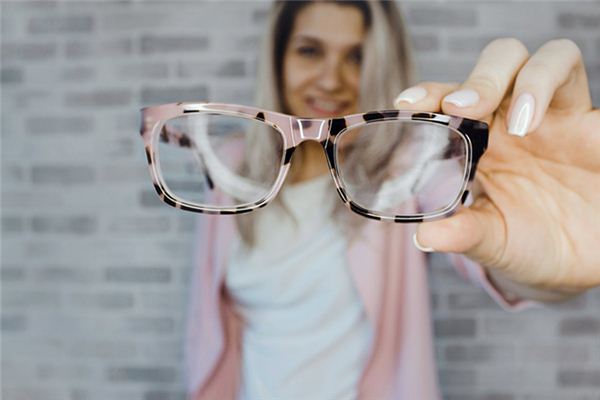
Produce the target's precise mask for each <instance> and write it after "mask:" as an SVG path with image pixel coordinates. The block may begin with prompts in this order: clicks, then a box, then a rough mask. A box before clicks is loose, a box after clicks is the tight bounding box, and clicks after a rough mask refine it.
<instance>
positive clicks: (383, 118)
mask: <svg viewBox="0 0 600 400" xmlns="http://www.w3.org/2000/svg"><path fill="white" fill-rule="evenodd" d="M141 113H142V125H141V130H140V133H141V135H142V138H143V140H144V144H145V149H146V156H147V159H148V164H149V167H150V175H151V178H152V182H153V184H154V188H155V190H156V192H157V193H158V195H159V196H160V198H161V200H162V201H164V202H165V203H167V204H168V205H170V206H173V207H176V208H179V209H182V210H186V211H193V212H200V213H207V214H242V213H246V212H250V211H253V210H256V209H258V208H261V207H264V206H266V205H267V204H268V203H269V202H270V201H271V200H273V198H275V196H276V195H277V193H278V192H279V190H280V189H281V187H282V185H283V183H284V180H285V178H286V175H287V173H288V170H289V168H290V162H291V160H292V155H293V154H294V150H295V149H296V148H297V147H298V145H299V144H300V143H302V142H305V141H308V140H313V141H317V142H319V143H320V144H321V145H322V147H323V150H324V152H325V155H326V158H327V163H328V165H329V169H330V172H331V176H332V178H333V181H334V183H335V186H336V188H337V192H338V194H339V196H340V197H341V199H342V201H343V202H344V203H345V204H346V206H348V207H349V208H350V209H351V210H352V211H354V212H356V213H358V214H360V215H363V216H365V217H368V218H373V219H378V220H390V221H394V222H420V221H426V220H432V219H439V218H444V217H447V216H450V215H451V214H453V213H454V212H455V211H456V209H457V208H458V206H459V205H461V204H464V203H465V201H466V199H467V195H468V193H469V189H470V187H471V184H472V182H473V179H474V176H475V170H476V167H477V163H478V161H479V159H480V158H481V156H482V155H483V153H484V151H485V149H486V147H487V143H488V126H487V124H486V123H484V122H481V121H475V120H471V119H467V118H463V117H457V116H449V115H443V114H436V113H430V112H414V111H402V110H385V111H371V112H367V113H361V114H353V115H347V116H344V117H338V118H328V119H315V118H311V119H308V118H299V117H295V116H291V115H286V114H282V113H278V112H273V111H266V110H261V109H258V108H254V107H248V106H241V105H235V104H221V103H207V102H199V103H193V102H181V103H171V104H164V105H159V106H152V107H146V108H143V109H142V110H141ZM408 204H416V205H417V208H414V207H413V208H412V210H413V211H412V212H407V211H406V210H408V209H409V208H407V205H408ZM414 210H416V212H414Z"/></svg>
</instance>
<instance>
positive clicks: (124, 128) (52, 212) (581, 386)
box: [0, 0, 600, 400]
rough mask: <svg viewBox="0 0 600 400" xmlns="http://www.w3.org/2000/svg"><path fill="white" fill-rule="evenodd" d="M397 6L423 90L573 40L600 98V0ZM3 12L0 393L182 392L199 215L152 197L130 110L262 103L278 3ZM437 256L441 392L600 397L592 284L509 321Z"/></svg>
mask: <svg viewBox="0 0 600 400" xmlns="http://www.w3.org/2000/svg"><path fill="white" fill-rule="evenodd" d="M399 5H400V7H401V9H402V10H403V12H404V15H405V18H406V20H407V23H408V26H409V30H410V33H411V37H412V41H413V43H414V46H415V48H416V50H417V57H418V62H419V70H420V74H421V79H422V80H440V81H462V80H464V79H465V78H466V77H467V75H468V73H469V71H470V69H471V68H472V67H473V65H474V63H475V61H476V59H477V55H478V54H479V52H480V51H481V49H482V48H483V47H484V45H485V44H486V43H488V42H489V41H490V40H492V39H494V38H497V37H502V36H514V37H517V38H519V39H520V40H521V41H523V42H524V43H525V44H526V45H527V47H528V48H529V50H530V52H533V51H535V50H536V49H537V48H538V47H539V46H540V45H541V44H542V43H544V42H545V41H547V40H549V39H552V38H557V37H567V38H571V39H573V40H574V41H575V42H576V43H577V44H578V45H579V46H580V48H581V50H582V52H583V55H584V59H585V63H586V66H587V72H588V77H589V80H590V84H591V89H592V97H593V100H594V104H595V106H596V107H598V106H600V2H577V1H568V2H567V1H565V2H542V1H535V2H533V1H531V2H519V1H512V2H500V1H498V2H479V1H477V2H475V1H470V2H457V1H449V2H426V1H418V2H417V1H401V2H399ZM0 6H1V8H0V11H1V14H2V16H1V41H2V45H1V85H2V86H1V89H2V95H1V130H2V135H1V149H2V150H1V157H2V159H1V168H2V176H1V181H0V182H1V190H2V197H1V208H2V219H1V223H2V233H1V234H2V236H1V244H2V249H1V250H2V253H1V254H2V255H1V259H2V265H1V269H0V271H1V292H2V295H1V301H2V303H1V311H2V322H1V345H2V356H1V358H2V363H1V368H2V370H1V376H2V393H1V397H2V399H5V400H9V399H10V400H15V399H19V400H22V399H44V400H54V399H73V400H75V399H77V400H92V399H94V400H95V399H101V400H105V399H127V400H136V399H143V400H158V399H161V400H163V399H165V400H170V399H184V398H185V389H184V384H183V382H184V381H183V378H184V374H185V370H184V366H183V362H182V361H183V351H182V349H183V341H182V339H183V334H184V327H185V311H186V300H187V290H188V279H189V275H190V271H191V269H192V267H193V249H194V226H195V222H196V220H197V218H202V217H201V216H197V215H195V214H192V213H186V212H182V211H179V210H176V209H173V208H171V207H168V206H166V205H164V204H163V203H161V202H160V201H159V199H158V197H157V196H156V194H155V192H154V190H153V188H152V187H151V184H150V177H149V173H148V170H147V164H146V160H145V156H144V151H143V145H142V140H141V138H140V137H139V126H140V120H139V109H140V107H143V106H147V105H154V104H161V103H168V102H175V101H194V100H203V99H209V100H211V101H222V102H234V103H239V104H249V105H251V104H252V103H253V99H254V91H255V90H256V87H255V79H254V76H255V71H256V61H257V53H258V45H259V42H260V37H261V34H262V32H263V30H264V29H265V26H266V15H267V10H268V8H269V6H270V2H268V1H261V2H256V1H221V2H205V1H201V0H197V1H170V2H154V1H134V0H129V1H128V0H123V1H115V2H109V1H35V2H33V1H15V2H8V1H2V2H1V3H0ZM391 107H392V105H391V104H390V108H391ZM596 133H600V131H599V132H596ZM566 134H568V132H566ZM430 261H431V262H430V272H431V274H430V284H431V285H430V286H431V298H432V301H433V307H434V311H433V316H434V321H433V326H434V331H435V335H436V356H437V361H438V366H439V376H440V381H441V386H442V391H443V393H444V397H445V398H446V399H457V400H458V399H461V400H470V399H486V400H525V399H527V400H537V399H539V400H542V399H543V400H552V399H561V400H563V399H577V400H584V399H585V400H598V399H600V289H597V290H592V291H590V292H588V293H587V294H586V295H584V296H581V297H579V298H576V299H574V300H572V301H569V302H568V303H565V304H563V305H560V306H556V307H551V308H550V307H549V308H546V309H534V310H529V311H525V312H519V313H508V312H505V311H503V310H502V309H500V307H499V306H497V305H496V304H495V303H494V302H493V301H492V300H491V299H490V298H488V296H487V295H486V294H484V293H483V291H482V290H481V289H479V288H477V287H473V286H471V285H469V284H468V283H466V282H464V281H462V280H461V279H460V278H459V277H458V276H457V275H455V273H454V271H453V269H452V268H451V267H450V265H449V264H448V262H447V260H446V257H445V256H443V255H433V256H431V259H430Z"/></svg>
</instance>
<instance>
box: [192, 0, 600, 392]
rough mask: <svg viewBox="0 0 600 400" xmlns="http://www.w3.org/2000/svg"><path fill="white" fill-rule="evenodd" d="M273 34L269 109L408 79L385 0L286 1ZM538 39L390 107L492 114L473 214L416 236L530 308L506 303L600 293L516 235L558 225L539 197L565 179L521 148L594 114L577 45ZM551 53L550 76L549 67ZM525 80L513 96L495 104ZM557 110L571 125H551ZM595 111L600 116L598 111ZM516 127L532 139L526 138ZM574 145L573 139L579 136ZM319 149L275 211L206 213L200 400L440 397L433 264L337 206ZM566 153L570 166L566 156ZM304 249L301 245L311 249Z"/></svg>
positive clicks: (263, 97)
mask: <svg viewBox="0 0 600 400" xmlns="http://www.w3.org/2000/svg"><path fill="white" fill-rule="evenodd" d="M270 26H271V29H270V31H269V32H268V38H267V40H266V43H267V44H268V45H267V46H266V50H265V54H264V56H263V58H262V60H261V61H262V63H263V65H262V69H261V72H262V74H261V81H260V82H259V87H260V88H261V91H260V92H259V96H258V102H257V103H258V104H257V105H258V106H259V107H262V108H265V109H271V110H276V111H282V112H286V113H289V114H295V115H300V116H303V117H315V118H319V117H322V118H328V117H333V116H338V115H346V114H351V113H355V112H358V111H364V110H373V109H386V108H390V105H391V104H392V103H393V102H394V98H395V97H396V95H397V94H398V93H399V92H401V91H402V89H404V88H406V87H408V86H410V85H412V84H414V82H415V79H414V76H413V72H412V59H411V56H410V50H409V46H408V44H407V37H406V34H405V32H404V30H403V25H402V22H401V18H400V16H399V14H398V13H397V10H396V9H395V7H394V3H393V2H379V1H356V2H345V3H332V2H314V3H313V2H310V3H297V2H276V3H275V5H274V7H273V10H272V13H271V20H270ZM546 46H548V47H546ZM546 46H545V47H542V48H541V49H540V51H539V52H538V53H536V54H535V55H534V56H533V57H531V58H529V55H528V54H527V52H526V50H525V49H524V47H523V45H522V44H520V43H518V42H517V41H515V40H499V41H495V42H493V43H492V44H490V45H489V46H488V47H487V48H486V49H485V50H484V52H483V53H482V55H481V58H480V61H479V63H478V64H477V66H476V68H475V70H474V71H473V73H472V75H471V76H470V78H469V80H467V82H465V83H464V84H463V85H460V86H459V85H453V84H439V83H421V84H419V85H418V86H416V87H412V88H410V89H407V90H405V91H402V93H401V94H400V95H399V96H398V99H397V101H396V103H395V104H396V106H397V107H401V108H409V109H410V108H413V109H417V110H428V111H442V112H445V113H448V114H455V115H463V116H467V117H470V118H474V119H486V120H487V121H488V122H490V124H491V144H490V149H496V150H495V151H493V152H491V156H489V157H488V158H487V159H486V162H485V163H484V165H482V166H481V167H480V169H482V170H483V172H482V174H481V175H482V179H481V180H480V183H481V188H480V193H479V194H478V196H477V199H476V200H475V202H474V204H473V205H472V207H471V208H470V209H467V210H463V211H461V212H459V213H458V214H456V215H455V216H454V217H452V218H449V219H447V220H442V221H436V222H430V223H426V224H422V225H421V226H420V227H419V235H418V238H419V241H420V242H421V243H422V244H421V245H419V246H420V248H421V249H422V250H433V249H436V250H438V251H445V252H456V253H458V252H460V253H463V254H465V255H467V256H469V257H471V258H472V260H474V261H477V262H481V263H482V264H483V265H486V267H489V268H490V269H489V270H487V269H483V268H482V267H481V266H480V265H479V264H477V263H476V262H474V261H472V260H469V259H466V258H464V257H462V256H457V257H455V258H454V259H453V261H454V263H455V265H456V267H457V269H458V270H459V272H461V273H462V274H464V275H465V276H466V277H469V278H471V279H472V280H473V281H475V282H478V283H479V284H481V285H482V286H483V287H484V288H485V289H486V290H487V291H488V292H489V293H490V295H492V296H493V297H494V298H495V299H496V300H497V301H498V302H499V303H500V304H501V305H503V306H504V307H506V308H519V307H523V306H524V305H526V304H527V303H526V302H523V301H519V300H518V299H515V298H514V297H520V298H533V299H538V300H552V299H557V298H563V297H567V296H569V295H571V294H572V293H578V292H580V291H581V290H584V289H585V288H586V287H591V286H592V285H594V284H598V283H600V282H590V281H589V280H587V281H586V280H584V279H583V278H582V277H579V276H577V274H571V275H569V276H572V279H570V280H568V281H567V280H563V281H562V282H565V283H564V284H561V285H558V284H554V285H553V286H552V285H551V283H552V282H554V281H557V279H556V278H557V277H558V276H560V275H562V276H563V277H564V276H566V275H565V273H567V272H571V265H570V263H562V265H561V266H564V269H562V270H559V271H555V270H550V269H548V270H544V266H545V264H544V261H545V260H541V257H543V255H545V256H546V257H548V258H549V260H550V261H552V263H550V265H552V266H555V265H557V263H556V262H555V257H560V256H563V255H564V246H563V238H562V237H558V238H554V237H553V235H549V236H550V237H551V238H552V239H551V240H555V242H554V243H553V244H556V245H558V247H553V248H555V249H557V250H556V251H548V250H547V249H544V250H545V251H544V252H542V251H538V250H539V248H540V247H541V248H544V246H548V243H546V242H545V241H544V240H538V241H535V242H532V241H531V240H527V238H522V236H523V235H526V234H527V232H529V233H531V230H532V229H531V227H529V228H528V229H522V226H523V225H524V224H531V218H532V217H531V215H533V216H534V217H535V218H537V219H536V221H543V222H545V221H546V220H551V219H552V218H555V217H556V215H552V213H551V212H548V210H547V209H544V205H547V204H554V203H553V201H555V200H554V198H553V199H548V198H545V197H544V195H543V193H544V192H545V191H544V190H543V189H544V185H546V184H547V183H546V182H548V178H550V177H560V176H562V175H561V173H562V170H561V169H560V167H561V165H560V163H554V162H553V163H552V165H553V168H556V169H554V170H553V171H552V172H551V173H548V172H547V170H546V168H545V165H541V164H543V162H544V161H543V160H539V159H538V156H537V155H536V153H535V151H536V148H535V146H536V143H532V141H529V142H527V141H526V139H532V140H535V139H534V138H535V137H536V136H538V135H543V134H545V133H547V132H549V134H550V135H555V133H554V132H552V130H553V129H554V130H556V129H559V128H563V129H564V128H565V127H566V126H569V127H570V128H571V130H572V131H577V130H578V129H579V130H581V131H584V130H585V129H588V130H589V129H591V127H592V126H593V125H591V124H592V122H591V117H589V118H587V119H586V120H585V124H590V125H583V124H580V123H577V122H575V117H573V118H567V117H565V115H567V114H565V112H564V110H565V109H568V110H570V109H569V108H568V107H570V106H573V110H577V111H578V112H580V114H581V113H583V112H588V111H589V110H590V109H591V102H590V100H589V92H586V91H587V82H586V81H585V72H584V70H583V68H582V67H581V65H582V64H581V60H580V58H579V59H578V58H577V52H576V51H574V50H573V47H572V45H571V44H569V43H568V42H565V41H562V42H561V41H558V42H550V43H549V44H547V45H546ZM565 60H567V61H568V62H566V61H565ZM544 61H550V65H551V66H554V67H551V68H549V71H544V72H543V73H540V71H539V65H540V63H542V62H544ZM569 62H570V64H569ZM566 64H568V65H566ZM536 68H537V69H536ZM571 71H574V72H573V73H571ZM517 73H519V74H518V77H516V82H515V88H514V89H513V93H514V95H513V96H512V97H510V96H507V100H506V101H503V99H504V98H505V95H506V94H508V93H507V91H509V90H510V88H511V86H512V84H513V81H515V75H516V74H517ZM568 77H571V79H567V78H568ZM565 82H566V83H565ZM520 93H524V94H523V95H520V96H519V95H518V94H520ZM575 94H577V96H575ZM586 96H587V97H586ZM575 97H576V99H575ZM442 99H444V101H442ZM536 100H537V103H536ZM550 100H552V103H551V102H550ZM549 105H550V107H549ZM555 105H558V106H559V107H560V108H561V111H560V112H561V113H562V118H563V120H565V122H564V124H562V125H560V124H559V123H557V120H556V118H553V110H552V106H555ZM573 114H574V113H573ZM589 114H591V112H590V113H589ZM594 116H595V118H596V121H597V112H596V114H594ZM507 118H508V121H506V119H507ZM505 121H506V122H505ZM567 124H571V125H567ZM595 128H596V129H597V125H596V126H595ZM537 130H539V132H538V131H537ZM507 131H509V132H510V133H513V134H517V135H519V136H524V134H526V133H527V132H531V135H530V136H531V137H528V138H525V139H523V138H520V137H515V136H510V135H508V134H507ZM573 135H574V138H578V137H579V136H577V135H579V131H577V132H575V133H573ZM553 137H554V136H551V137H550V138H549V140H547V142H549V143H548V144H547V145H548V147H547V148H546V149H544V150H546V155H547V156H549V157H550V158H553V157H554V156H555V155H556V154H558V150H556V149H557V148H558V147H554V148H553V147H552V145H554V144H556V143H555V142H554V141H553V139H552V138H553ZM310 143H311V142H306V143H305V144H304V147H301V151H300V152H296V153H295V154H294V158H293V163H292V165H293V170H292V173H291V175H290V176H288V182H287V187H284V190H283V191H282V192H281V194H280V198H279V206H278V207H274V205H270V206H269V207H266V208H264V209H261V210H260V211H259V212H257V213H255V214H249V215H247V216H244V218H238V219H237V220H236V221H232V220H231V219H228V218H222V217H206V218H205V219H206V220H207V221H208V223H207V226H206V227H203V229H202V230H201V232H200V235H201V236H200V238H199V240H200V242H199V243H200V244H201V246H200V248H199V249H198V250H199V253H198V254H199V257H200V259H199V264H200V265H199V268H198V269H197V270H196V271H195V274H196V275H195V276H194V281H193V284H194V285H195V287H194V289H193V291H192V295H193V298H192V308H191V309H190V320H189V332H188V333H189V336H188V348H187V351H186V356H187V357H188V367H189V374H190V376H189V389H190V393H191V395H192V397H193V398H202V399H204V398H206V399H215V398H218V399H223V398H267V399H270V398H282V399H288V398H298V399H304V398H310V399H319V398H323V399H340V398H357V397H359V398H376V399H384V398H409V399H413V398H418V399H435V398H439V391H438V388H437V382H436V374H435V365H434V357H433V354H432V340H431V332H430V318H429V305H428V294H427V285H426V282H427V280H426V276H425V269H424V264H425V258H424V255H423V253H421V252H419V251H417V250H416V249H415V248H414V247H412V246H411V238H412V237H413V234H414V233H415V230H416V228H415V226H413V225H399V224H382V223H379V222H374V221H369V220H365V219H359V218H353V217H352V216H351V214H350V213H348V212H347V211H346V210H343V211H345V212H337V210H336V208H337V207H339V205H338V203H340V202H339V200H338V201H337V202H336V201H335V199H334V196H335V192H334V190H333V188H332V187H331V181H330V179H331V178H330V177H329V176H328V175H327V173H328V171H327V166H326V163H325V159H324V157H323V156H322V155H321V154H322V149H321V147H319V146H318V145H315V146H312V145H310ZM566 146H567V148H568V146H569V145H568V144H567V145H566ZM561 148H562V150H563V151H562V153H561V156H560V157H562V158H563V160H561V161H564V159H565V157H567V156H568V154H567V155H565V153H564V146H561ZM583 151H584V152H585V150H583ZM586 155H587V154H584V156H586ZM560 157H558V158H560ZM590 160H592V158H590V157H589V155H588V157H587V158H586V157H584V158H583V162H584V163H585V162H589V161H590ZM482 161H483V160H482ZM578 162H579V161H578ZM568 163H571V164H576V162H575V161H574V160H573V159H567V160H566V162H565V167H567V166H568V165H566V164H568ZM523 165H527V166H528V169H527V170H525V171H524V169H523ZM540 165H541V166H540ZM578 165H579V164H578ZM565 169H566V168H565ZM590 170H591V168H590ZM506 171H508V172H506ZM552 174H553V175H552ZM583 176H585V174H584V175H583ZM524 183H525V184H524ZM548 184H549V185H552V186H551V187H552V188H553V190H554V191H555V194H558V196H557V197H555V198H557V199H558V200H559V201H563V200H564V203H563V204H570V203H569V201H572V202H576V201H577V200H573V199H572V198H571V197H568V198H567V195H565V196H563V197H561V196H562V193H563V191H562V190H563V187H562V186H561V185H560V184H558V185H557V184H556V183H548ZM574 184H575V185H578V184H579V183H578V182H576V183H574ZM527 185H531V187H534V188H536V189H538V192H531V191H530V190H529V188H528V187H527ZM514 188H517V189H519V190H517V191H515V190H514ZM567 189H569V188H566V189H565V192H567V191H568V190H567ZM580 192H582V191H580ZM524 193H525V194H527V195H528V196H529V197H528V198H527V199H528V200H529V201H537V203H536V204H533V205H532V206H531V208H532V209H533V214H532V211H531V210H530V209H528V208H527V207H524V206H523V204H522V199H523V197H517V198H514V195H517V194H521V195H523V194H524ZM540 193H542V194H541V195H540ZM587 193H588V194H590V197H591V195H592V194H593V195H595V196H597V194H594V193H590V192H589V191H588V192H587ZM517 206H518V207H517ZM540 209H542V211H540ZM552 211H554V210H552ZM559 211H560V210H557V212H559ZM592 211H594V210H592ZM595 211H596V212H597V209H596V210H595ZM524 213H529V215H528V216H527V217H524V216H523V214H524ZM591 215H597V214H591ZM333 216H335V218H333ZM294 221H295V222H296V223H297V224H295V223H294ZM548 226H549V225H548V224H547V225H546V226H545V227H543V228H540V229H549V228H548ZM599 229H600V228H599ZM588 230H589V228H588ZM505 235H506V236H505ZM542 236H543V237H548V235H540V237H542ZM598 236H600V232H598ZM598 236H596V237H598ZM499 238H506V239H504V240H503V239H499ZM585 240H588V239H586V238H583V239H582V241H583V242H585ZM567 241H568V240H567ZM297 243H302V244H303V247H302V251H301V252H300V251H298V248H299V246H298V247H296V246H295V244H297ZM591 244H592V243H591V239H590V243H588V245H590V246H589V247H590V248H591V247H592V246H591ZM417 245H418V242H417ZM542 254H543V255H542ZM578 254H582V255H585V258H584V257H583V256H582V259H581V261H582V263H581V264H580V266H582V267H583V268H592V267H593V266H594V264H593V260H594V258H593V257H594V256H595V255H594V254H590V253H589V252H588V253H578ZM540 261H541V263H540ZM399 266H401V268H399ZM532 266H536V268H533V267H532ZM537 266H541V268H538V267H537ZM488 272H489V273H490V274H491V275H493V277H494V278H495V285H497V286H494V285H493V284H492V283H491V282H490V281H489V280H488V276H487V273H488ZM563 272H565V273H563ZM498 286H500V287H501V288H504V293H503V295H504V296H503V295H502V294H500V292H499V291H498V290H497V289H496V288H497V287H498ZM548 287H551V288H552V289H551V290H548V289H547V288H548ZM511 293H512V295H513V298H512V299H511ZM515 295H516V296H515Z"/></svg>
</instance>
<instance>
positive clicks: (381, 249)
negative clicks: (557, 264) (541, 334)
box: [185, 215, 526, 400]
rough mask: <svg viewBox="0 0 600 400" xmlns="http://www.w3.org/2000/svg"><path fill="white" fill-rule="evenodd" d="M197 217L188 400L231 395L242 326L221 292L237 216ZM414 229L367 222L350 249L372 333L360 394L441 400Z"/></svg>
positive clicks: (474, 268)
mask: <svg viewBox="0 0 600 400" xmlns="http://www.w3.org/2000/svg"><path fill="white" fill-rule="evenodd" d="M199 218H200V223H199V225H198V238H197V241H196V243H198V247H197V260H196V268H195V269H194V271H193V274H192V282H191V293H190V303H189V314H188V321H187V338H186V348H185V357H186V371H187V389H188V393H189V398H190V399H194V400H198V399H210V400H212V399H219V400H226V399H235V398H236V396H237V393H238V389H239V386H240V365H241V352H240V346H241V344H240V343H241V342H240V332H241V329H242V324H241V321H240V320H239V319H238V318H237V317H236V315H235V313H234V312H233V307H232V303H231V301H230V299H229V298H228V297H227V294H226V292H225V291H224V290H223V287H224V285H223V282H224V266H225V265H226V262H227V260H226V257H227V254H229V247H228V246H229V244H230V243H231V242H232V239H233V238H234V235H237V234H238V233H237V229H236V225H235V221H234V218H235V217H232V216H212V215H210V216H209V215H202V216H200V217H199ZM415 231H416V224H395V223H384V222H380V221H373V220H367V221H365V224H364V225H363V227H362V229H361V231H360V233H359V234H358V238H356V239H357V240H354V241H352V243H351V244H350V245H349V247H348V251H347V256H348V264H349V267H350V271H351V276H352V278H353V280H354V282H355V285H356V287H357V290H358V292H359V295H360V297H361V299H362V301H363V303H364V307H365V310H366V314H367V317H368V318H369V320H370V321H371V322H372V323H373V326H375V332H376V333H375V337H376V339H375V341H374V345H373V348H372V349H371V355H370V360H369V362H368V364H367V366H366V368H365V370H364V371H363V373H362V378H361V381H360V384H359V393H360V396H359V397H360V398H361V399H421V400H428V399H440V392H439V389H438V382H437V369H436V365H435V357H434V354H433V340H432V329H431V315H430V305H429V289H428V285H427V269H426V258H425V254H424V253H422V252H421V251H419V250H417V249H416V248H415V246H414V245H413V243H412V235H413V233H414V232H415ZM449 256H450V258H451V260H452V263H453V265H454V266H455V268H456V269H457V271H458V272H459V273H460V274H461V275H462V276H463V277H464V278H466V279H469V280H471V281H473V282H476V283H478V284H479V285H481V286H482V287H483V288H484V289H485V290H486V291H487V292H488V293H489V294H490V295H491V296H492V298H494V300H496V302H498V303H499V304H500V305H501V306H502V307H503V308H505V309H506V310H518V309H520V308H523V307H525V306H526V304H525V303H526V302H522V301H515V302H511V301H509V300H507V299H506V298H504V297H503V296H502V295H501V294H500V292H499V291H498V290H496V289H495V288H494V287H493V285H492V284H491V282H490V281H489V280H488V279H487V275H486V273H485V270H484V268H483V267H481V266H480V265H479V264H477V263H475V262H473V261H471V260H469V259H468V258H466V257H464V256H462V255H459V254H449Z"/></svg>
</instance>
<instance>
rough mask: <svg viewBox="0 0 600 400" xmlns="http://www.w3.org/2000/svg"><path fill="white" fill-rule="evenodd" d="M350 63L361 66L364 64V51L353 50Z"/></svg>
mask: <svg viewBox="0 0 600 400" xmlns="http://www.w3.org/2000/svg"><path fill="white" fill-rule="evenodd" d="M348 61H349V62H350V63H352V64H355V65H360V64H361V63H362V49H361V48H357V49H354V50H352V51H351V52H350V53H349V54H348Z"/></svg>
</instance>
